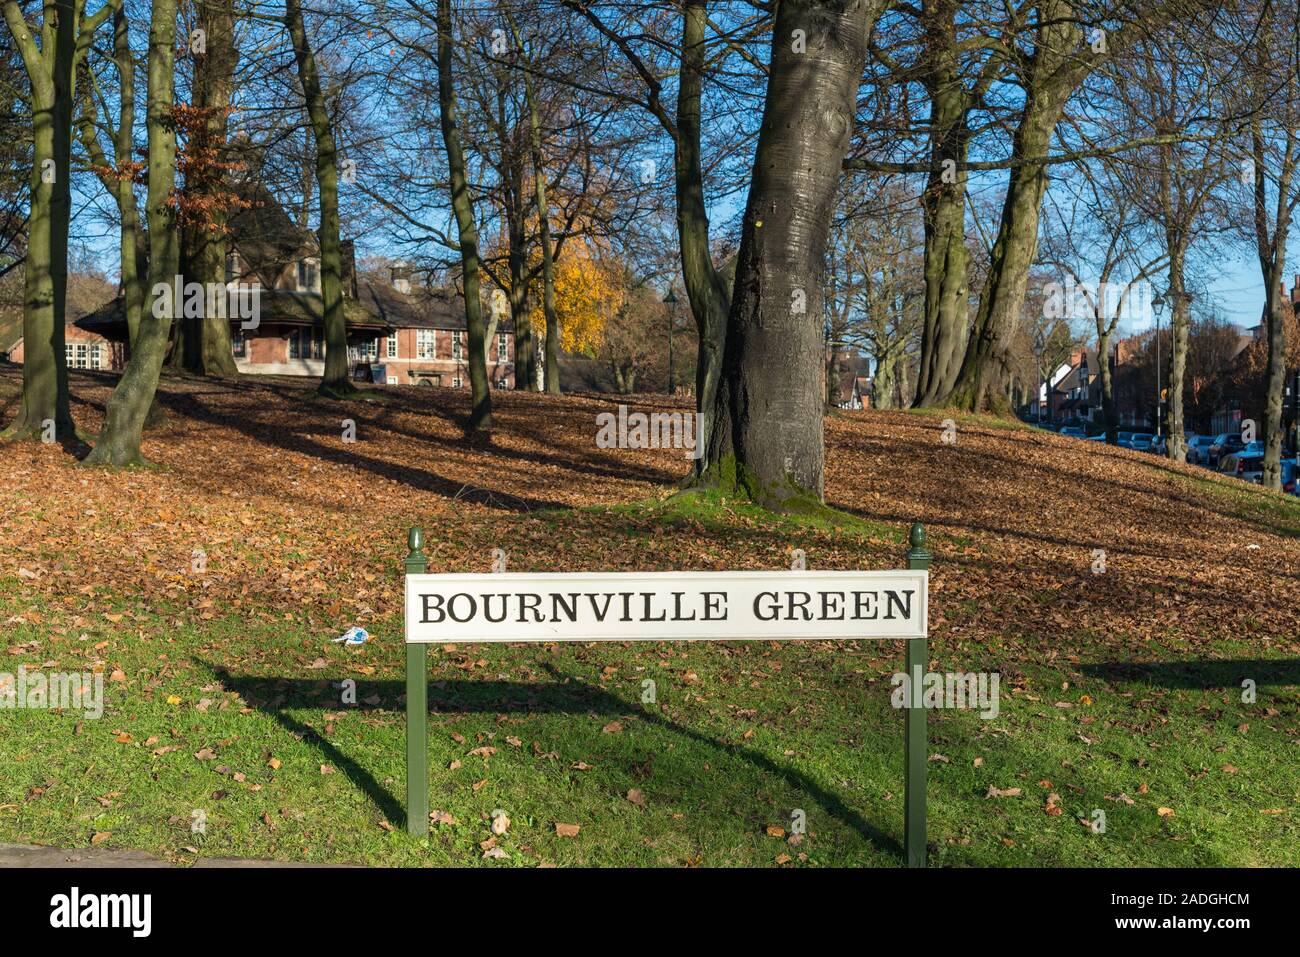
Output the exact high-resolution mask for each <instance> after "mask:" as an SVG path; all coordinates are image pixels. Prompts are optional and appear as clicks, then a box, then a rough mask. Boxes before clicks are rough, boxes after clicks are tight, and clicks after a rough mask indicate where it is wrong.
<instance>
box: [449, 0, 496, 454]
mask: <svg viewBox="0 0 1300 957" xmlns="http://www.w3.org/2000/svg"><path fill="white" fill-rule="evenodd" d="M437 23H438V107H439V114H440V116H439V118H440V123H441V126H442V141H443V146H444V148H445V149H446V151H447V169H448V172H449V173H450V175H451V206H452V210H453V212H454V213H455V215H456V228H457V233H458V237H457V239H458V243H459V246H460V259H461V269H462V275H463V279H464V284H465V325H466V327H467V328H468V331H469V384H470V401H471V403H472V410H471V412H470V420H469V426H470V429H471V430H475V431H477V430H481V429H490V428H491V427H492V396H491V394H490V393H489V392H488V378H487V352H486V349H485V346H484V323H483V303H482V301H481V300H480V298H479V296H480V293H479V288H480V284H479V254H478V227H477V226H476V225H475V223H474V198H473V196H472V195H471V193H470V187H469V180H468V178H467V176H466V175H465V149H464V146H463V144H462V143H461V137H460V121H459V119H458V114H457V109H456V90H455V83H454V79H453V76H452V67H453V63H452V20H451V0H438V12H437Z"/></svg>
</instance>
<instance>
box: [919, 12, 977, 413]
mask: <svg viewBox="0 0 1300 957" xmlns="http://www.w3.org/2000/svg"><path fill="white" fill-rule="evenodd" d="M956 11H957V5H956V4H955V3H950V4H939V5H936V12H935V14H934V18H933V19H931V20H930V21H929V22H930V24H931V26H930V27H929V29H928V30H927V34H928V37H929V48H930V50H931V51H932V54H931V56H932V62H931V64H930V73H929V76H928V77H927V83H926V86H927V89H928V92H929V95H930V162H931V166H930V174H929V181H928V182H927V183H926V188H925V192H924V193H923V194H922V196H921V211H922V214H923V218H924V223H925V321H924V324H923V326H922V331H921V358H920V363H919V367H918V369H917V384H916V399H915V401H914V403H913V404H914V405H915V406H917V407H926V406H933V405H936V404H939V403H940V402H942V401H943V400H946V399H947V397H948V395H949V393H950V392H951V391H952V387H953V384H954V382H955V381H956V378H957V373H958V371H959V370H960V368H961V360H962V349H963V348H965V345H966V335H967V324H968V322H969V308H968V305H967V299H968V296H967V286H966V282H967V272H968V267H969V263H970V254H969V252H968V251H967V249H966V154H967V148H968V144H969V137H970V129H969V126H968V122H967V109H968V106H969V104H968V102H967V93H966V89H965V87H964V85H963V83H962V79H961V75H960V72H959V68H958V67H959V64H958V62H957V57H956V50H955V37H956V26H955V25H954V21H955V17H956Z"/></svg>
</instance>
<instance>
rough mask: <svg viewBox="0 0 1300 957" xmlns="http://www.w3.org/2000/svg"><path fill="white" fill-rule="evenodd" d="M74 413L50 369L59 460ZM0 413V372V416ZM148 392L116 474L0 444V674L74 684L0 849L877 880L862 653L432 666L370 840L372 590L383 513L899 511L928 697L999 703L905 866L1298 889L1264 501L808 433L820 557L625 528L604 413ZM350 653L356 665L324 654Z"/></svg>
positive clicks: (528, 650)
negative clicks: (418, 791)
mask: <svg viewBox="0 0 1300 957" xmlns="http://www.w3.org/2000/svg"><path fill="white" fill-rule="evenodd" d="M110 384H111V382H110V380H109V379H108V378H106V377H101V376H97V375H94V374H85V373H74V374H73V376H72V388H73V392H74V406H73V412H74V416H75V417H76V418H77V420H78V423H79V424H80V425H81V426H82V427H83V428H85V429H87V430H88V431H90V432H94V431H96V430H97V428H98V426H99V424H100V420H101V416H102V413H103V407H104V402H105V400H106V399H107V396H108V394H109V386H110ZM18 386H19V377H18V374H17V373H16V371H15V370H13V369H12V368H9V369H8V370H6V371H3V372H0V420H5V421H7V420H8V419H9V418H11V417H12V415H13V413H14V411H15V408H16V401H17V393H18ZM162 398H163V403H164V405H165V407H166V408H167V410H168V412H169V413H170V416H171V420H172V421H171V424H170V425H169V426H168V427H167V428H166V429H164V430H162V431H160V432H158V433H155V434H151V435H150V436H149V438H148V439H147V441H146V443H145V453H146V455H147V456H148V457H149V458H150V459H152V460H153V461H154V462H156V463H157V464H158V468H155V469H150V470H133V471H127V472H121V473H111V472H104V471H99V470H88V469H84V468H81V467H78V466H77V465H76V463H75V460H74V459H73V458H72V457H70V456H69V455H68V454H67V453H65V452H64V451H63V450H62V449H60V448H58V447H57V446H42V445H36V444H24V445H18V446H15V445H8V446H0V475H3V482H2V483H0V515H3V530H2V532H0V621H4V622H5V635H4V642H3V644H2V645H0V649H3V650H5V651H6V653H4V654H3V655H0V672H9V673H13V672H16V671H17V668H18V666H19V665H26V667H27V668H28V669H43V670H44V671H46V672H52V671H75V670H90V669H96V670H102V671H103V672H104V674H105V676H106V677H107V678H108V682H107V688H108V701H107V704H108V707H107V710H106V713H105V714H104V716H103V717H102V718H100V719H98V720H89V719H83V718H82V716H80V715H78V714H75V713H56V712H50V711H39V710H0V842H27V843H42V844H53V845H59V846H65V847H79V846H87V845H89V844H91V843H92V842H94V843H96V844H99V845H102V846H108V847H113V846H120V847H133V848H141V849H145V850H149V851H152V852H155V853H160V854H165V855H168V856H172V857H174V858H175V859H177V860H179V861H185V860H192V859H194V857H195V856H196V855H213V856H228V855H248V856H264V857H276V858H282V859H287V860H297V859H301V860H313V861H347V862H356V863H376V864H479V863H482V864H489V865H495V866H502V865H508V864H511V863H515V864H523V865H528V864H538V863H554V864H560V865H573V864H610V865H613V864H648V865H681V864H702V865H705V866H711V865H770V864H773V863H777V864H781V865H784V866H792V867H793V866H828V865H871V866H896V865H897V864H898V860H899V852H900V848H899V835H900V833H901V823H902V793H903V791H902V735H901V731H902V716H901V713H900V712H899V711H897V710H895V709H894V708H892V707H891V705H890V691H891V685H890V677H891V675H892V674H893V673H894V672H895V671H896V670H897V669H898V668H899V667H900V666H901V658H902V648H901V643H898V642H861V643H857V642H837V643H833V644H832V643H829V642H807V643H770V642H761V643H758V642H756V643H744V642H737V643H727V644H714V643H697V644H674V643H662V644H648V643H644V644H617V645H611V644H591V645H561V646H503V645H490V646H468V645H461V646H445V647H437V648H434V649H433V650H432V651H431V653H430V659H431V662H430V672H431V682H432V685H431V690H430V700H431V710H432V712H433V713H432V714H431V717H430V739H431V745H430V747H431V755H430V766H431V778H432V789H431V806H432V807H433V808H435V809H436V811H437V818H436V819H435V823H434V825H433V829H432V833H431V838H430V840H429V841H428V842H427V843H421V842H418V841H415V840H413V839H411V838H409V837H408V836H407V835H406V834H405V833H403V828H404V816H403V809H402V802H403V800H404V770H403V767H404V765H403V762H404V745H403V740H404V738H403V726H404V723H403V710H402V709H403V701H404V683H403V660H404V659H403V652H402V644H401V637H400V635H401V628H400V624H401V623H400V598H401V577H400V576H401V570H400V562H401V559H402V557H403V555H404V552H405V540H406V530H407V529H408V528H409V527H410V526H411V525H420V526H421V527H423V528H424V529H425V530H426V534H427V537H428V540H429V546H428V548H427V551H428V554H429V556H430V559H431V570H433V571H475V570H477V571H488V570H490V569H491V567H492V563H493V560H494V550H495V549H502V550H504V551H505V552H506V554H507V560H508V563H509V567H510V569H511V570H528V569H557V570H570V571H580V570H595V569H607V570H630V569H645V570H650V569H668V568H675V569H689V568H696V569H714V568H780V567H787V566H788V565H789V564H790V560H791V554H792V550H793V549H802V550H803V551H804V552H805V553H806V556H807V562H808V564H809V566H810V567H816V568H885V567H891V566H897V565H899V564H900V563H901V561H902V553H903V549H904V545H903V538H904V535H905V532H906V529H907V526H908V525H909V524H910V523H911V522H912V521H913V520H920V521H922V522H924V523H925V525H926V528H927V530H928V532H929V534H930V548H931V550H932V551H933V552H934V565H933V571H932V595H931V604H930V614H931V618H930V628H931V642H930V648H931V668H932V670H935V671H989V672H996V673H998V674H999V676H1000V681H1001V709H1000V713H999V715H998V716H997V717H996V718H995V719H993V720H985V719H983V718H981V717H980V716H979V715H978V714H977V713H975V712H971V711H935V712H932V713H931V715H930V735H931V754H932V758H931V762H930V765H929V766H930V772H931V774H930V787H929V803H930V816H931V817H930V841H931V859H932V862H933V863H935V864H940V865H951V866H961V865H968V864H993V865H1018V864H1047V865H1056V864H1074V863H1082V864H1097V865H1121V864H1146V863H1150V864H1168V865H1187V864H1229V865H1241V864H1244V865H1255V864H1271V865H1295V864H1297V863H1300V851H1297V848H1300V825H1298V823H1297V815H1300V806H1298V805H1300V773H1297V772H1298V770H1300V707H1298V702H1300V661H1298V660H1297V659H1298V658H1300V644H1298V643H1297V625H1298V624H1300V613H1298V612H1297V599H1298V598H1300V588H1297V583H1296V576H1297V572H1296V571H1295V569H1296V568H1297V567H1300V561H1298V559H1300V505H1297V504H1296V502H1295V500H1294V499H1283V498H1281V497H1280V496H1276V495H1272V494H1270V493H1267V492H1264V491H1262V490H1259V489H1257V488H1254V487H1249V486H1245V485H1244V484H1242V483H1238V482H1236V481H1234V480H1230V479H1220V478H1218V477H1215V476H1212V475H1210V474H1209V473H1208V472H1206V471H1204V470H1201V469H1197V468H1194V467H1180V466H1172V465H1169V464H1168V463H1166V462H1163V461H1161V460H1157V459H1155V458H1154V457H1152V456H1147V455H1142V454H1140V453H1135V452H1128V451H1122V450H1114V449H1109V448H1105V447H1100V446H1098V445H1097V444H1094V443H1083V442H1080V441H1078V440H1074V439H1069V438H1062V437H1058V436H1054V435H1049V434H1045V433H1042V432H1039V431H1036V430H1030V429H1023V428H1018V427H1013V426H1011V425H1008V424H1005V423H1001V422H996V421H992V420H984V419H970V420H958V431H957V439H956V442H955V443H952V444H948V443H945V442H943V441H942V428H941V419H942V416H938V415H934V416H931V415H920V414H912V413H901V412H899V413H837V414H835V415H832V416H830V417H828V418H827V420H826V441H827V463H828V468H827V476H826V497H827V501H828V502H829V503H830V504H832V505H834V506H836V507H838V508H840V509H843V510H844V511H847V512H850V513H852V514H854V515H856V516H857V517H858V518H859V519H860V520H861V521H860V522H859V523H857V524H855V525H853V526H851V527H846V528H837V529H832V528H826V527H820V526H816V525H812V524H808V523H803V522H797V521H793V520H783V519H774V518H771V517H769V516H766V515H763V514H761V513H758V512H756V511H754V510H753V509H750V508H746V507H743V506H739V505H737V504H736V503H728V502H722V503H717V502H711V503H691V502H687V503H678V502H665V501H664V500H665V499H666V498H667V495H668V493H669V492H670V491H671V486H672V484H673V483H674V482H676V481H677V480H678V479H680V478H681V477H683V476H684V475H685V474H686V471H687V465H688V463H687V460H686V459H685V457H684V456H683V454H682V453H681V452H680V451H672V450H665V451H651V450H645V451H641V450H618V449H608V450H602V449H599V448H597V447H596V445H595V435H596V419H595V417H596V415H597V414H598V413H600V412H604V411H611V410H612V409H613V408H614V406H615V403H616V402H617V401H619V400H615V399H613V398H612V397H565V398H553V397H546V396H535V395H520V394H514V393H508V394H502V393H494V402H495V408H496V414H497V424H498V427H497V430H496V431H495V432H494V433H493V435H492V437H491V438H490V439H478V440H473V441H469V440H466V439H465V438H464V435H463V432H462V423H463V421H464V419H465V416H466V415H467V413H468V403H467V396H465V395H464V394H463V393H458V392H454V391H451V390H441V389H405V390H398V389H380V390H376V392H375V393H372V394H370V397H369V401H353V402H346V403H336V402H329V401H324V400H317V399H315V398H313V397H312V395H311V393H310V392H309V391H306V390H305V389H304V388H303V384H302V383H297V382H292V381H289V380H263V379H255V380H252V381H241V382H237V383H236V382H224V383H223V382H201V381H189V380H178V379H165V380H164V383H163V395H162ZM624 401H627V402H628V404H630V405H632V406H633V407H639V408H641V409H643V410H645V411H654V410H662V409H663V408H664V405H663V402H664V399H663V398H662V397H658V396H638V397H633V398H631V399H628V400H624ZM345 420H352V421H353V422H354V424H355V435H356V441H355V442H348V441H345V440H344V434H345V430H346V424H345ZM351 625H361V626H363V627H366V628H367V629H369V630H370V631H371V632H372V634H373V635H374V638H373V639H372V641H371V642H370V643H369V644H367V645H366V646H364V647H362V648H356V649H347V648H344V647H342V646H339V645H335V644H331V643H330V639H331V638H334V637H336V636H338V635H340V634H342V633H343V632H344V631H345V630H346V629H347V628H348V627H349V626H351ZM346 679H352V680H354V681H355V682H356V688H357V703H356V704H355V705H352V704H345V703H343V701H342V698H341V691H340V690H339V687H338V685H339V683H341V682H343V681H345V680H346ZM646 679H651V680H653V681H654V683H655V689H656V692H657V700H656V701H655V702H654V703H653V704H643V703H642V697H643V688H644V684H643V683H644V682H645V681H646ZM3 680H4V679H3V678H0V681H3ZM1246 680H1249V681H1250V682H1253V683H1254V686H1255V689H1256V698H1255V700H1254V701H1253V702H1248V701H1244V700H1243V687H1242V682H1243V681H1246ZM1247 697H1248V696H1247ZM990 795H1001V796H990ZM497 810H501V811H504V812H505V813H506V814H507V815H508V817H509V818H510V826H509V828H508V829H507V830H506V831H505V832H504V833H503V834H500V835H493V833H492V828H491V817H492V814H493V812H494V811H497ZM1098 810H1101V811H1104V812H1105V822H1106V826H1105V831H1104V833H1097V832H1096V831H1094V830H1093V829H1091V828H1089V827H1086V826H1085V823H1087V822H1089V821H1093V820H1096V819H1097V818H1096V814H1095V812H1096V811H1098ZM796 811H802V812H803V815H804V817H806V821H807V833H806V834H803V835H795V834H792V833H791V832H792V830H794V828H793V827H792V823H793V821H794V819H795V818H796V817H797V816H798V815H796V814H795V812H796ZM196 820H202V821H203V822H204V826H203V827H202V829H201V830H195V828H194V827H193V826H192V822H193V821H196ZM1081 822H1083V823H1081ZM569 825H576V826H577V827H578V830H577V831H576V833H575V831H574V829H573V828H572V827H571V826H569Z"/></svg>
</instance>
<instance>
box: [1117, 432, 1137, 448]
mask: <svg viewBox="0 0 1300 957" xmlns="http://www.w3.org/2000/svg"><path fill="white" fill-rule="evenodd" d="M1132 441H1133V433H1132V432H1116V433H1115V444H1116V445H1117V446H1119V447H1120V448H1121V449H1127V448H1131V446H1130V445H1129V443H1130V442H1132Z"/></svg>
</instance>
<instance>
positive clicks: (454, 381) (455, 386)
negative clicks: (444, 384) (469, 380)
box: [451, 376, 460, 389]
mask: <svg viewBox="0 0 1300 957" xmlns="http://www.w3.org/2000/svg"><path fill="white" fill-rule="evenodd" d="M451 387H452V388H453V389H459V388H460V376H456V377H455V378H454V379H452V380H451Z"/></svg>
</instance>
